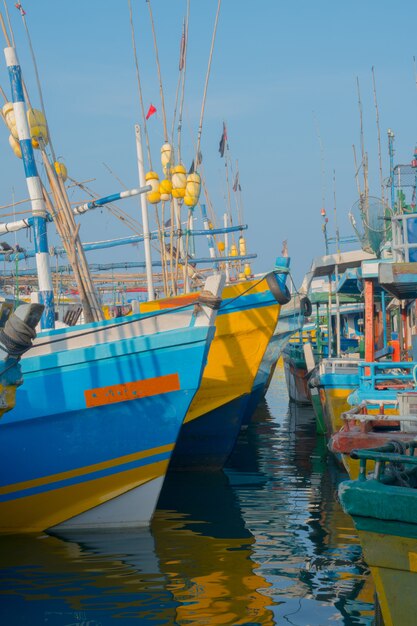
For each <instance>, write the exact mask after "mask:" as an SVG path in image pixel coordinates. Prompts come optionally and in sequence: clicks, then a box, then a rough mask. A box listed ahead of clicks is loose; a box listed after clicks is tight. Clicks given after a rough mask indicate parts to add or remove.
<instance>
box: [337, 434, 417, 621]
mask: <svg viewBox="0 0 417 626" xmlns="http://www.w3.org/2000/svg"><path fill="white" fill-rule="evenodd" d="M416 447H417V444H416V442H415V441H413V442H410V443H407V444H402V445H401V446H400V448H403V453H399V452H398V450H399V446H398V445H396V443H395V442H393V443H391V444H387V445H385V446H382V447H380V448H375V449H372V450H356V451H352V453H351V454H352V457H354V458H355V459H356V460H357V461H359V463H360V475H359V478H358V479H357V480H350V481H345V482H342V483H341V484H340V486H339V498H340V501H341V503H342V506H343V508H344V510H345V511H346V513H348V514H349V515H351V516H352V518H353V521H354V523H355V526H356V529H357V531H358V534H359V539H360V542H361V545H362V548H363V552H364V556H365V559H366V562H367V563H368V565H369V567H370V568H371V572H372V576H373V579H374V582H375V587H376V592H377V595H378V603H379V606H380V609H381V612H382V618H383V624H384V625H385V626H397V625H400V624H401V626H412V625H413V624H414V623H415V590H416V587H417V564H416V560H417V557H416V555H417V523H416V520H417V489H416V488H417V474H416V470H417V458H416V456H415V448H416ZM370 462H372V463H373V464H375V469H374V471H373V472H372V473H370V474H368V475H367V468H368V466H369V463H370Z"/></svg>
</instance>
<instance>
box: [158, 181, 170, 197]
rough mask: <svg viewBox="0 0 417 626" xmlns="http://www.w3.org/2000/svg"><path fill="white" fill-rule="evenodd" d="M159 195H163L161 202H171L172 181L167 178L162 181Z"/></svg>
mask: <svg viewBox="0 0 417 626" xmlns="http://www.w3.org/2000/svg"><path fill="white" fill-rule="evenodd" d="M159 193H160V194H161V200H163V201H164V202H167V201H168V200H171V193H172V183H171V181H170V180H168V179H167V178H164V179H163V180H161V182H160V184H159Z"/></svg>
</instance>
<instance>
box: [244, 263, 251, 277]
mask: <svg viewBox="0 0 417 626" xmlns="http://www.w3.org/2000/svg"><path fill="white" fill-rule="evenodd" d="M245 276H246V278H249V277H250V276H252V270H251V267H250V265H249V263H245Z"/></svg>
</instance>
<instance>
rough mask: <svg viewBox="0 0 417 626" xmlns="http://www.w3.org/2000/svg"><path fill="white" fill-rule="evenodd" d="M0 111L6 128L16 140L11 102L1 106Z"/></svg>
mask: <svg viewBox="0 0 417 626" xmlns="http://www.w3.org/2000/svg"><path fill="white" fill-rule="evenodd" d="M2 111H3V116H4V121H5V122H6V126H7V128H8V129H9V130H10V132H11V133H12V135H13V137H14V138H15V139H16V140H18V139H19V135H18V134H17V127H16V118H15V114H14V109H13V104H12V103H11V102H6V104H5V105H4V106H3V109H2Z"/></svg>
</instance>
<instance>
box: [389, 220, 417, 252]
mask: <svg viewBox="0 0 417 626" xmlns="http://www.w3.org/2000/svg"><path fill="white" fill-rule="evenodd" d="M391 222H392V253H393V260H394V263H409V262H410V261H417V213H403V214H402V215H393V216H392V218H391Z"/></svg>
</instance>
